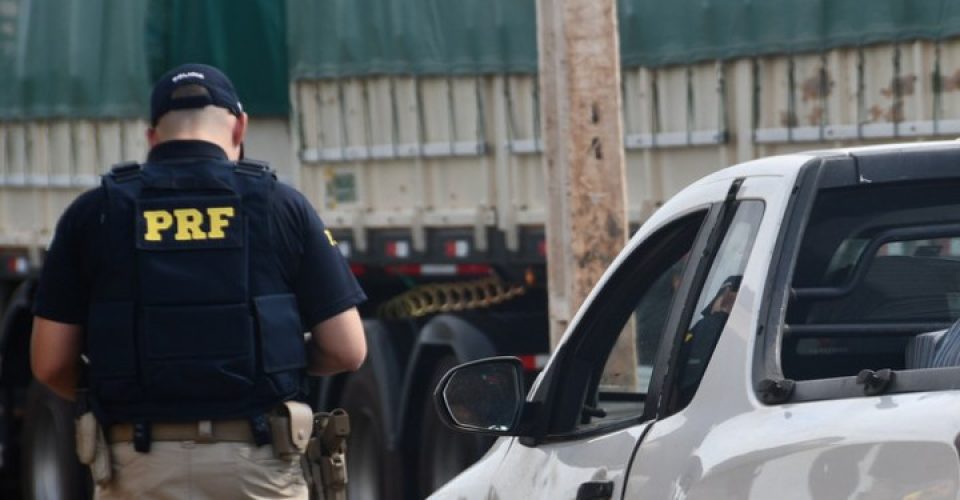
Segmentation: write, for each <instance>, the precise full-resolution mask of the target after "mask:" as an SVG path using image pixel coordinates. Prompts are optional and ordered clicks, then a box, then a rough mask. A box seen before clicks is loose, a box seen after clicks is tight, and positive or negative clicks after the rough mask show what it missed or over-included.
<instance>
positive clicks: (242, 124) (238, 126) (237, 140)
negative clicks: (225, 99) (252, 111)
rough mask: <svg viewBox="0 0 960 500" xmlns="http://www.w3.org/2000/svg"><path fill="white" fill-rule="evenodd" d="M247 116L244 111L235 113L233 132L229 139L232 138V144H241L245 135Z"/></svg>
mask: <svg viewBox="0 0 960 500" xmlns="http://www.w3.org/2000/svg"><path fill="white" fill-rule="evenodd" d="M248 120H249V118H248V117H247V114H246V113H240V114H239V115H237V122H236V123H235V124H234V125H233V134H232V137H231V139H232V140H233V145H234V146H237V147H239V146H240V145H241V144H243V139H244V138H245V137H246V135H247V123H248Z"/></svg>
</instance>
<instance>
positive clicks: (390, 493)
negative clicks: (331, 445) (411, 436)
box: [340, 364, 403, 500]
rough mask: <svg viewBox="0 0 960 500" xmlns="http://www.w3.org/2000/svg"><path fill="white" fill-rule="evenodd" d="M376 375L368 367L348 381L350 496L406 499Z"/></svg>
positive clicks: (345, 400) (342, 402)
mask: <svg viewBox="0 0 960 500" xmlns="http://www.w3.org/2000/svg"><path fill="white" fill-rule="evenodd" d="M379 391H380V390H379V387H378V385H377V380H376V375H375V373H374V372H373V369H372V367H371V366H370V365H369V364H367V365H365V366H364V367H363V368H361V369H360V370H359V371H357V372H356V373H354V374H353V375H351V376H350V378H348V379H347V382H346V384H344V387H343V397H342V398H341V399H340V406H341V407H343V409H344V410H346V411H347V413H348V414H349V415H350V440H349V442H348V443H347V474H348V476H347V481H348V482H347V494H348V495H347V496H348V497H349V498H357V499H360V498H364V499H370V500H394V499H399V498H402V495H403V487H402V485H400V484H398V483H397V482H396V481H398V480H399V477H398V476H399V474H398V473H397V471H396V467H398V466H395V465H392V460H391V458H390V453H389V452H388V450H387V447H386V442H387V440H386V432H385V430H384V429H383V408H382V407H381V404H380V392H379Z"/></svg>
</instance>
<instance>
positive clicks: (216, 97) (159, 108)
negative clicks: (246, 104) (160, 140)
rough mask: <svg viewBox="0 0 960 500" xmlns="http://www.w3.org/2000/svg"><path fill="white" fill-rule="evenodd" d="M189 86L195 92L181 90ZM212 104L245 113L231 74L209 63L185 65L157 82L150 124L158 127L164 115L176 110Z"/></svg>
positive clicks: (237, 112)
mask: <svg viewBox="0 0 960 500" xmlns="http://www.w3.org/2000/svg"><path fill="white" fill-rule="evenodd" d="M187 86H192V87H191V88H192V90H193V91H191V92H178V90H180V89H184V87H187ZM197 86H199V87H200V88H198V87H197ZM197 90H199V91H197ZM211 105H213V106H218V107H221V108H224V109H226V110H227V111H229V112H231V113H233V114H234V115H236V116H240V114H241V113H243V106H242V105H241V104H240V98H239V97H237V91H236V90H235V89H234V88H233V83H231V82H230V79H229V78H227V75H225V74H223V72H222V71H220V70H219V69H217V68H214V67H213V66H208V65H206V64H183V65H181V66H177V67H176V68H173V69H171V70H170V71H168V72H166V74H164V75H163V76H161V77H160V79H159V80H157V83H155V84H154V85H153V93H152V94H151V95H150V123H151V125H153V126H156V125H157V121H158V120H160V117H162V116H163V115H165V114H166V113H167V112H169V111H173V110H175V109H193V108H202V107H205V106H211Z"/></svg>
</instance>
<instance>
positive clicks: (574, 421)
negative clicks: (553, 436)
mask: <svg viewBox="0 0 960 500" xmlns="http://www.w3.org/2000/svg"><path fill="white" fill-rule="evenodd" d="M706 216H707V211H706V210H704V211H701V212H697V213H693V214H688V215H686V216H684V217H682V218H680V219H678V220H676V221H673V222H671V223H668V224H667V225H665V226H664V227H663V228H661V229H660V230H658V231H656V232H654V233H653V234H651V235H650V236H649V237H647V238H646V239H645V240H644V242H643V243H642V244H641V245H640V246H638V247H637V248H636V249H635V250H634V251H633V252H632V253H631V255H630V256H628V258H627V259H625V260H624V261H623V262H622V263H621V264H620V266H619V267H618V268H617V269H616V271H615V272H614V274H613V275H612V276H611V277H610V278H609V280H608V281H607V283H606V284H605V285H604V287H603V288H602V289H601V291H600V293H599V294H598V296H597V297H596V299H595V300H594V301H593V302H592V305H591V307H590V308H589V309H588V310H587V311H585V313H584V315H583V319H582V320H581V322H580V325H581V326H580V327H579V328H578V329H577V330H576V331H575V332H574V337H573V338H572V339H571V341H570V342H569V344H570V346H569V349H570V351H571V352H570V353H569V357H567V358H566V359H567V361H566V362H565V363H564V365H563V366H555V367H554V370H555V375H556V376H557V377H558V378H559V379H560V380H559V381H558V382H557V383H558V384H559V385H561V386H562V387H564V390H563V391H560V393H559V398H558V399H559V401H558V402H556V403H555V404H554V406H553V408H554V410H553V411H555V412H556V413H557V414H558V415H557V420H558V423H557V424H556V425H555V428H554V431H555V432H558V433H560V434H566V433H569V432H571V431H575V432H579V431H584V430H591V429H594V428H598V427H603V426H606V425H609V424H613V423H618V422H625V421H633V420H636V419H638V418H642V416H643V415H644V412H645V410H646V403H647V399H648V398H647V395H648V393H649V392H650V390H651V374H652V372H653V369H654V367H655V365H656V364H657V361H658V359H659V357H658V354H659V351H660V350H661V344H663V343H664V341H663V340H662V339H663V338H664V337H666V338H668V340H667V342H670V341H672V339H673V337H672V335H671V334H670V332H668V331H667V330H669V327H668V323H669V322H668V318H669V316H670V314H671V311H672V309H673V308H674V303H675V302H676V301H679V300H680V299H681V297H682V296H683V294H682V291H683V289H684V285H683V282H684V280H685V279H688V278H687V277H686V274H687V273H689V268H690V267H691V266H690V265H689V264H690V263H691V262H690V261H691V255H692V252H691V250H692V249H693V248H694V244H695V243H696V242H697V241H698V235H700V233H701V228H702V227H703V225H704V221H705V218H706ZM686 286H687V288H688V289H689V285H686ZM624 335H630V336H633V337H634V339H635V340H636V350H637V352H636V363H637V364H636V365H633V366H629V367H623V368H621V367H619V366H614V364H613V363H608V360H611V359H615V357H611V356H610V353H611V352H613V351H614V349H615V348H616V346H617V345H618V343H617V339H618V338H620V337H621V336H624ZM608 365H609V366H608ZM581 367H582V368H581ZM568 411H569V412H571V414H569V415H567V414H566V412H568ZM572 412H575V413H572Z"/></svg>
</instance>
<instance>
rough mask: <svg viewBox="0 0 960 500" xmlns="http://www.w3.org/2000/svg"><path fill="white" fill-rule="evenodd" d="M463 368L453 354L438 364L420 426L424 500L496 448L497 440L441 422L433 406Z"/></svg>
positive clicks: (421, 476) (420, 463)
mask: <svg viewBox="0 0 960 500" xmlns="http://www.w3.org/2000/svg"><path fill="white" fill-rule="evenodd" d="M458 364H460V362H459V361H457V358H456V357H454V356H453V355H452V354H450V355H446V356H444V357H442V358H440V360H439V361H438V362H437V364H436V366H435V367H434V370H433V376H432V377H431V378H430V385H429V386H428V387H429V388H430V390H429V393H428V394H427V398H426V400H425V401H424V405H423V413H422V416H423V418H421V420H420V421H421V426H420V457H419V463H418V465H419V467H418V468H417V470H418V471H419V475H420V477H419V487H420V498H426V497H427V496H429V495H430V494H431V493H433V492H434V491H436V490H437V489H439V488H440V487H441V486H443V485H444V484H446V483H447V481H450V480H451V479H453V478H454V477H455V476H456V475H457V474H459V473H460V472H462V471H463V470H464V469H466V468H467V467H469V466H470V465H472V464H473V463H474V462H476V461H477V460H478V459H479V458H480V457H481V456H483V454H484V453H485V452H486V451H487V449H489V448H490V446H491V445H492V444H493V439H490V438H487V437H484V436H478V435H475V434H467V433H463V432H458V431H455V430H453V429H451V428H449V427H447V426H446V425H444V423H443V422H441V421H440V417H439V416H438V415H437V409H436V407H435V406H434V402H433V391H434V389H435V388H436V387H437V384H439V383H440V379H441V378H442V377H443V376H444V375H445V374H446V373H447V372H448V371H450V369H451V368H453V367H455V366H457V365H458Z"/></svg>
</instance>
